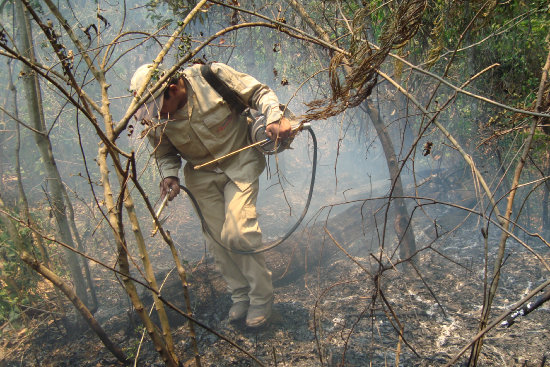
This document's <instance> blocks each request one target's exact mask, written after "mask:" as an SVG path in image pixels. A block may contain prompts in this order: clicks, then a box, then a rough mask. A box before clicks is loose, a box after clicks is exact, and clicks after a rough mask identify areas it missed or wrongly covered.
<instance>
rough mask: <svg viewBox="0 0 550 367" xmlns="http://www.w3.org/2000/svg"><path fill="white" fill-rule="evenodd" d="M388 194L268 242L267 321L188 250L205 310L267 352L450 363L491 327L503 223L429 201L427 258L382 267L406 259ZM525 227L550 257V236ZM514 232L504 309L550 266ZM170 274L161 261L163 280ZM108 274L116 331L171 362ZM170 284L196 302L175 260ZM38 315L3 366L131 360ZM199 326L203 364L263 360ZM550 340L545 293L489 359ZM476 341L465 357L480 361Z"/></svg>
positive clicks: (499, 335) (128, 348) (541, 354)
mask: <svg viewBox="0 0 550 367" xmlns="http://www.w3.org/2000/svg"><path fill="white" fill-rule="evenodd" d="M379 204H380V203H377V202H370V203H367V204H356V205H350V206H349V207H348V209H346V210H345V211H344V212H342V213H340V214H338V215H336V216H329V217H328V219H327V218H326V217H324V218H323V217H322V216H319V217H318V219H317V221H316V223H310V226H309V227H308V229H307V230H306V231H302V232H300V233H297V234H296V235H294V236H293V237H292V238H291V239H290V240H289V241H288V242H287V243H285V244H284V245H282V246H280V247H279V248H277V249H276V250H274V251H271V252H269V253H268V254H267V255H266V256H267V259H268V262H269V264H270V266H271V267H272V269H273V273H274V281H275V282H274V283H275V285H276V289H275V306H274V315H273V317H272V320H271V322H270V324H269V325H268V326H266V327H264V328H262V329H260V330H250V329H247V328H246V327H245V326H244V325H243V324H230V323H228V321H227V311H228V309H229V307H230V298H229V296H228V295H227V294H226V293H225V291H224V283H223V280H222V279H221V277H220V276H219V274H218V273H217V272H216V270H215V268H214V265H213V261H212V260H211V259H203V260H202V261H201V262H200V264H197V263H194V264H187V265H186V268H187V271H188V272H189V283H190V290H191V305H192V308H193V314H194V317H196V318H197V319H198V320H199V321H201V322H202V323H204V324H205V325H207V326H208V327H209V328H211V329H212V330H215V331H216V332H218V333H219V334H221V335H223V336H224V337H225V338H227V339H230V340H232V341H233V342H235V343H236V344H238V345H239V346H240V347H241V348H243V349H244V350H246V351H248V352H249V353H251V354H252V355H254V356H255V357H256V358H258V359H259V360H261V361H262V362H263V363H264V364H265V365H266V366H292V367H312V366H371V365H372V366H385V365H394V366H395V365H396V363H398V365H399V366H443V365H445V364H446V363H447V362H448V361H449V360H451V358H452V357H453V356H455V355H456V354H457V353H458V352H459V351H460V350H461V349H462V348H463V347H464V346H465V345H467V344H468V343H469V342H470V341H471V340H472V338H473V337H474V336H475V334H476V333H477V331H478V322H479V321H478V320H479V315H480V312H481V306H482V303H483V290H484V278H485V275H484V269H485V259H486V258H487V259H488V262H487V267H488V269H489V273H491V270H492V266H493V259H494V257H495V253H496V251H497V244H498V239H499V232H498V230H496V229H495V228H494V227H493V228H490V230H489V238H488V242H487V247H485V244H484V241H483V236H482V234H481V231H480V228H481V224H480V223H479V222H478V221H477V218H473V217H468V218H467V217H465V215H464V213H462V212H460V211H458V210H455V209H452V210H451V209H447V210H443V211H442V210H438V211H430V210H432V209H431V208H429V207H425V208H424V210H423V211H422V210H420V209H418V210H415V217H414V218H415V219H414V221H415V222H414V229H415V233H416V241H417V249H418V250H421V251H420V252H419V253H418V254H417V256H416V257H415V266H416V270H414V269H413V268H412V267H410V266H409V267H403V266H396V267H394V268H392V267H390V268H389V269H388V270H385V271H383V272H379V267H378V264H379V262H381V263H384V264H386V265H387V264H388V259H390V258H392V259H395V256H394V254H393V252H394V247H395V245H394V243H395V241H396V239H395V235H394V234H392V233H391V232H392V230H389V231H388V235H387V236H386V238H385V245H384V248H380V246H379V244H380V243H381V241H382V235H381V229H382V225H383V217H384V216H383V214H384V213H383V211H378V212H377V213H378V214H377V216H376V220H375V217H374V216H373V215H372V213H374V212H376V211H375V210H374V208H375V207H379ZM369 206H370V207H369ZM361 213H363V214H361ZM365 213H369V215H366V214H365ZM390 214H391V213H390ZM434 219H435V223H437V225H436V224H434V222H433V220H434ZM391 223H392V222H388V225H389V226H390V228H391ZM457 225H459V227H458V228H457V229H455V227H456V226H457ZM325 227H326V229H325ZM328 233H330V234H332V235H333V236H334V239H335V240H336V241H338V244H339V245H340V246H341V247H342V249H343V250H342V249H340V248H339V247H338V246H336V245H335V243H334V241H333V240H332V239H330V237H329V236H328ZM522 238H523V237H522ZM524 239H525V240H526V241H527V243H528V244H529V245H530V247H531V250H532V251H533V252H536V253H537V254H539V256H540V257H541V258H542V259H544V260H545V261H546V262H547V263H550V249H549V247H548V246H547V245H546V244H544V243H543V242H541V241H538V240H537V239H535V238H524ZM508 243H509V244H508V247H507V250H506V261H505V265H504V267H503V272H502V274H501V279H500V288H499V292H498V294H497V296H496V298H495V301H494V306H493V311H492V318H491V319H493V318H495V317H497V316H498V315H500V314H501V313H502V312H504V311H506V310H508V309H509V307H510V306H511V305H512V304H514V303H515V302H517V301H519V300H521V299H522V298H523V297H524V296H525V295H526V294H527V293H529V292H530V291H531V290H532V289H533V288H535V287H536V286H537V285H539V284H541V283H543V282H544V281H546V280H547V279H548V277H549V272H548V271H547V270H545V268H544V266H543V265H542V263H541V261H540V259H537V258H536V257H535V256H534V255H533V254H532V253H531V252H530V251H528V250H527V249H525V248H524V247H523V246H522V245H520V244H518V243H517V242H515V241H513V240H510V241H509V242H508ZM344 250H345V252H346V253H347V255H346V254H345V253H344ZM350 257H353V260H352V259H351V258H350ZM96 271H97V272H100V271H101V270H100V269H96ZM166 274H167V272H164V273H163V274H158V277H157V279H158V282H159V283H162V282H163V281H164V279H165V275H166ZM98 287H99V289H101V293H100V294H101V299H100V308H99V310H98V312H97V313H96V317H97V319H98V321H99V322H100V323H101V324H102V326H103V327H104V328H105V330H106V331H107V333H108V334H109V335H110V336H111V337H112V339H113V340H114V341H115V342H117V343H119V345H121V346H122V348H123V349H124V351H125V352H126V353H127V354H128V355H129V356H131V357H132V358H136V357H137V365H139V366H162V365H164V364H163V362H162V360H161V359H160V357H159V356H158V354H157V353H156V352H155V350H154V347H153V345H152V343H151V342H150V340H149V339H148V337H147V336H146V337H145V338H144V341H143V343H141V345H140V343H139V341H140V337H141V332H142V328H141V327H140V326H139V325H140V323H139V320H138V318H137V316H136V315H135V314H134V313H133V311H131V309H130V308H129V306H128V300H127V299H126V296H124V294H123V292H122V291H121V289H120V285H119V284H118V283H117V282H116V281H115V280H113V277H112V275H110V274H109V273H107V272H105V273H104V274H103V275H102V276H100V277H99V279H98ZM105 291H107V292H105ZM161 293H162V295H163V296H164V297H165V298H166V299H168V300H169V301H171V302H174V303H175V304H176V305H178V307H181V308H183V307H184V299H183V293H182V287H181V284H180V283H179V281H178V277H177V273H176V272H175V271H172V272H171V273H169V274H168V276H167V278H166V282H165V284H164V286H163V290H162V292H161ZM170 315H171V316H170V317H171V324H172V328H173V338H174V341H175V349H176V352H177V355H178V356H179V358H180V360H181V361H182V363H183V364H184V365H186V366H187V365H189V366H192V365H194V356H193V348H192V342H191V338H190V336H189V328H188V325H187V324H186V322H185V319H184V318H183V317H182V316H181V315H177V314H175V313H173V312H170ZM37 320H41V321H42V323H41V324H39V325H37V326H36V328H35V329H33V330H32V333H30V332H29V333H28V334H23V335H15V336H13V337H11V338H9V339H8V340H6V338H4V340H3V342H2V343H3V348H2V350H3V352H4V360H3V362H2V363H1V365H2V366H89V367H92V366H94V367H99V366H112V365H116V364H117V361H116V359H115V358H114V357H113V356H112V355H110V354H109V352H108V351H107V350H106V349H105V348H104V347H103V345H102V344H101V343H100V342H99V339H98V338H97V337H96V336H95V335H94V334H93V333H92V332H90V331H89V330H85V331H80V332H78V331H71V332H67V331H66V330H65V328H64V327H63V326H62V323H61V318H59V317H58V318H57V320H56V321H52V320H53V319H52V317H51V316H48V317H42V318H41V319H40V318H37ZM195 328H196V331H197V341H198V348H199V353H200V359H201V362H202V365H203V366H254V365H256V364H255V362H253V361H252V360H251V358H250V357H248V356H247V355H245V354H244V353H242V352H241V351H239V350H237V349H236V348H235V347H233V346H231V345H230V344H229V343H228V342H226V341H225V340H223V339H221V338H220V337H218V336H216V335H214V334H213V333H211V332H210V331H209V330H206V329H204V328H201V327H198V326H196V327H195ZM400 331H401V333H402V337H400V336H399V334H400ZM4 336H6V333H5V334H4ZM138 348H139V353H138ZM549 351H550V305H549V304H545V305H543V306H542V307H540V308H538V309H537V310H535V311H533V312H532V313H531V314H529V315H527V316H525V317H521V318H519V319H518V320H517V322H516V323H515V324H514V325H513V326H512V327H510V328H502V327H497V328H495V329H493V330H491V331H490V332H489V333H488V334H487V336H486V338H485V344H484V347H483V350H482V354H481V358H480V363H479V365H480V366H541V365H542V363H543V360H544V359H545V358H547V357H550V355H549ZM468 354H469V352H466V353H465V355H464V356H463V357H462V358H461V359H460V360H459V363H458V365H463V364H464V363H465V362H466V360H467V356H468ZM397 361H398V362H397ZM546 363H548V362H546Z"/></svg>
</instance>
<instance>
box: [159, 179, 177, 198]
mask: <svg viewBox="0 0 550 367" xmlns="http://www.w3.org/2000/svg"><path fill="white" fill-rule="evenodd" d="M179 193H180V179H179V178H177V177H174V176H170V177H165V178H164V180H162V181H161V183H160V198H161V199H164V197H165V196H166V194H168V201H172V200H173V199H174V198H175V197H176V196H178V194H179Z"/></svg>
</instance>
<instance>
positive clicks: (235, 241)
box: [185, 167, 273, 305]
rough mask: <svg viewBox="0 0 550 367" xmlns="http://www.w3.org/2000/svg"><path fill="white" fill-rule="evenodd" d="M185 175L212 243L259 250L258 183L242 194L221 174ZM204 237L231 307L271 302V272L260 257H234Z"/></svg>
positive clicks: (242, 249) (241, 255) (204, 172)
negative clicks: (225, 286)
mask: <svg viewBox="0 0 550 367" xmlns="http://www.w3.org/2000/svg"><path fill="white" fill-rule="evenodd" d="M186 168H187V167H186ZM185 171H186V172H185V184H186V186H187V187H188V188H189V190H190V191H191V192H192V193H193V195H194V196H195V198H196V199H197V202H198V204H199V207H200V209H201V211H202V214H203V216H204V219H205V221H206V223H207V225H208V227H209V228H210V231H211V232H212V234H213V235H214V236H215V239H216V240H217V241H219V242H220V243H221V244H223V245H224V246H225V247H227V248H230V249H235V250H239V251H250V250H255V249H258V248H260V247H261V245H262V233H261V230H260V226H259V224H258V218H257V215H256V199H257V198H258V190H259V183H258V180H257V179H256V181H255V182H253V183H252V184H251V185H250V187H248V188H247V189H246V190H244V191H241V190H240V189H239V188H238V187H237V186H236V185H235V184H234V183H233V182H232V181H231V180H230V179H229V178H228V177H227V176H226V175H225V174H224V173H216V172H210V171H193V172H191V171H190V170H188V169H186V170H185ZM204 236H205V238H206V241H207V243H208V248H209V250H210V253H212V254H213V255H214V259H215V261H216V265H217V266H218V268H219V270H220V272H221V273H222V275H223V277H224V279H225V281H226V282H227V288H228V290H229V292H231V299H232V300H233V303H235V302H239V301H248V300H250V304H251V305H262V304H265V303H267V302H269V301H270V300H271V299H272V297H273V285H272V282H271V272H270V271H269V270H268V269H267V267H266V264H265V258H264V255H263V254H246V255H244V254H238V253H234V252H231V251H228V250H226V249H224V248H222V247H221V246H220V245H219V244H217V243H215V241H214V240H213V239H212V238H211V237H210V236H209V235H208V234H207V233H206V232H204Z"/></svg>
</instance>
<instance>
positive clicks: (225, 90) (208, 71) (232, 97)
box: [201, 64, 247, 113]
mask: <svg viewBox="0 0 550 367" xmlns="http://www.w3.org/2000/svg"><path fill="white" fill-rule="evenodd" d="M201 74H202V76H203V78H204V79H206V81H207V82H208V84H210V86H211V87H212V88H214V90H215V91H216V92H218V94H219V95H220V96H222V98H223V99H224V100H225V101H226V102H227V103H228V104H229V105H230V106H231V107H233V108H234V109H235V110H236V111H237V112H238V113H242V112H243V111H244V110H245V109H246V108H247V106H246V105H245V104H244V102H243V101H242V100H241V98H240V97H239V96H238V95H237V93H236V92H235V91H233V90H232V89H231V88H229V87H228V86H227V84H225V83H224V82H223V81H222V80H220V78H218V76H217V75H216V74H214V72H213V71H212V68H211V67H210V64H207V65H201Z"/></svg>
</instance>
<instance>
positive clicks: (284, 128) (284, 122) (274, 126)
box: [265, 117, 291, 140]
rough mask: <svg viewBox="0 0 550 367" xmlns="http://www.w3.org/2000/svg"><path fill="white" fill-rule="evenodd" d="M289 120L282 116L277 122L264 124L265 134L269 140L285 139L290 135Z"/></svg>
mask: <svg viewBox="0 0 550 367" xmlns="http://www.w3.org/2000/svg"><path fill="white" fill-rule="evenodd" d="M290 129H291V128H290V120H289V119H287V118H286V117H282V118H281V120H279V122H273V123H271V124H269V125H267V126H266V128H265V134H266V135H267V137H268V138H269V139H271V140H276V139H279V140H285V139H286V138H288V137H289V136H290V131H291V130H290Z"/></svg>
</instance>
